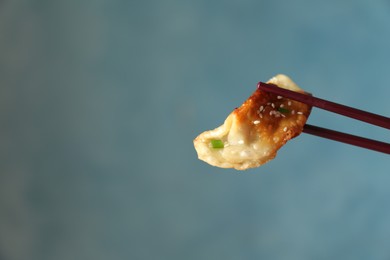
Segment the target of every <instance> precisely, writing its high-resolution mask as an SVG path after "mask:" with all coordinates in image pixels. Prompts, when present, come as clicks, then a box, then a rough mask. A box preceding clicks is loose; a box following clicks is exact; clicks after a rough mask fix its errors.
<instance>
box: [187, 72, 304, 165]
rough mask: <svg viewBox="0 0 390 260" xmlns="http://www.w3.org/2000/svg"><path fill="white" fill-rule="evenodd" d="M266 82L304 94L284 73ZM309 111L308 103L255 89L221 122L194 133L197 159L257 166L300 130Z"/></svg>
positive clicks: (224, 163) (208, 161)
mask: <svg viewBox="0 0 390 260" xmlns="http://www.w3.org/2000/svg"><path fill="white" fill-rule="evenodd" d="M267 83H271V84H274V85H277V86H278V87H281V88H285V89H289V90H292V91H296V92H300V93H304V94H308V93H306V92H305V91H303V90H302V89H300V88H299V87H298V86H297V85H296V84H295V83H294V82H293V81H292V80H291V79H290V78H289V77H287V76H285V75H281V74H280V75H277V76H275V77H273V78H271V79H270V80H269V81H268V82H267ZM310 111H311V107H310V106H309V105H306V104H304V103H301V102H298V101H294V100H290V99H288V98H284V97H282V96H278V95H275V94H272V93H268V92H264V91H262V90H259V89H257V90H256V91H255V92H254V93H253V94H252V95H251V96H250V97H249V98H248V99H247V100H246V101H245V102H244V103H243V104H242V105H241V106H240V107H239V108H236V109H234V110H233V112H232V113H231V114H230V115H229V116H228V117H227V118H226V120H225V122H224V124H223V125H221V126H219V127H217V128H215V129H214V130H210V131H206V132H203V133H202V134H200V135H199V136H198V137H196V138H195V140H194V146H195V149H196V152H197V153H198V157H199V159H200V160H203V161H205V162H207V163H208V164H211V165H213V166H217V167H221V168H235V169H237V170H246V169H248V168H254V167H258V166H260V165H262V164H264V163H266V162H268V161H269V160H272V159H273V158H274V157H275V156H276V153H277V151H278V150H279V149H280V148H281V147H282V146H283V145H284V144H285V143H286V142H287V141H288V140H290V139H292V138H294V137H296V136H298V135H299V134H300V133H301V132H302V130H303V126H304V125H305V123H306V120H307V118H308V117H309V115H310Z"/></svg>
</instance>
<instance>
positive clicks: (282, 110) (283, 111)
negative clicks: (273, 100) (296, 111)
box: [278, 107, 290, 114]
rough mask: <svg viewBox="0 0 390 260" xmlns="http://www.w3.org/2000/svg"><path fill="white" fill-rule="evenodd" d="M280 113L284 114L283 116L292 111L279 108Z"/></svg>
mask: <svg viewBox="0 0 390 260" xmlns="http://www.w3.org/2000/svg"><path fill="white" fill-rule="evenodd" d="M278 111H279V112H280V113H282V114H288V113H290V110H289V109H287V108H283V107H279V108H278Z"/></svg>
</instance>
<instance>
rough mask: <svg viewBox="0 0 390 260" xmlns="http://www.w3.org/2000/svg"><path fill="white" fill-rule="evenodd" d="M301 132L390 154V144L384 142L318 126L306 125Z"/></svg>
mask: <svg viewBox="0 0 390 260" xmlns="http://www.w3.org/2000/svg"><path fill="white" fill-rule="evenodd" d="M303 132H304V133H306V134H311V135H315V136H320V137H323V138H327V139H331V140H334V141H339V142H342V143H346V144H351V145H355V146H359V147H362V148H366V149H370V150H373V151H377V152H382V153H387V154H390V144H388V143H385V142H380V141H376V140H372V139H368V138H364V137H360V136H356V135H351V134H346V133H342V132H337V131H334V130H330V129H326V128H322V127H319V126H314V125H309V124H306V125H305V126H304V127H303Z"/></svg>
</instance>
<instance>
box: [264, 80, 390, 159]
mask: <svg viewBox="0 0 390 260" xmlns="http://www.w3.org/2000/svg"><path fill="white" fill-rule="evenodd" d="M257 87H258V89H261V90H264V91H267V92H270V93H274V94H277V95H280V96H283V97H287V98H290V99H293V100H296V101H299V102H302V103H305V104H308V105H310V106H313V107H318V108H321V109H324V110H328V111H331V112H334V113H336V114H340V115H343V116H347V117H351V118H354V119H357V120H360V121H363V122H366V123H369V124H372V125H376V126H380V127H383V128H386V129H390V118H388V117H385V116H381V115H377V114H373V113H370V112H366V111H363V110H360V109H356V108H352V107H348V106H345V105H341V104H337V103H334V102H331V101H328V100H324V99H321V98H316V97H314V96H312V95H308V94H302V93H298V92H295V91H291V90H288V89H284V88H280V87H278V86H276V85H274V84H267V83H263V82H259V83H258V84H257ZM303 132H305V133H308V134H312V135H316V136H320V137H324V138H328V139H331V140H335V141H339V142H343V143H347V144H351V145H355V146H359V147H363V148H367V149H370V150H374V151H378V152H383V153H387V154H390V144H389V143H385V142H380V141H376V140H372V139H367V138H363V137H359V136H355V135H350V134H346V133H341V132H337V131H334V130H330V129H326V128H321V127H318V126H312V125H308V124H306V125H305V127H304V129H303Z"/></svg>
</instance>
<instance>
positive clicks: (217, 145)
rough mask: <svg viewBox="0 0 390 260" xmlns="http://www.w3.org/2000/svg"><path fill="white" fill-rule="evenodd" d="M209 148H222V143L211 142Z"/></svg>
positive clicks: (217, 141) (218, 141) (219, 141)
mask: <svg viewBox="0 0 390 260" xmlns="http://www.w3.org/2000/svg"><path fill="white" fill-rule="evenodd" d="M211 146H212V147H213V148H223V142H222V141H221V140H211Z"/></svg>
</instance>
